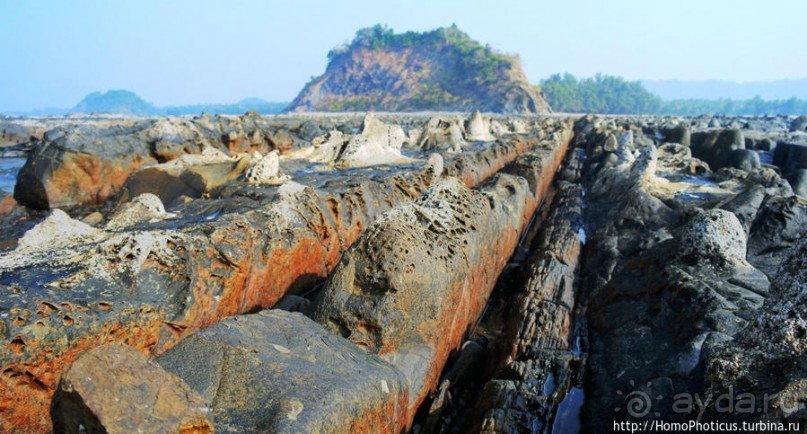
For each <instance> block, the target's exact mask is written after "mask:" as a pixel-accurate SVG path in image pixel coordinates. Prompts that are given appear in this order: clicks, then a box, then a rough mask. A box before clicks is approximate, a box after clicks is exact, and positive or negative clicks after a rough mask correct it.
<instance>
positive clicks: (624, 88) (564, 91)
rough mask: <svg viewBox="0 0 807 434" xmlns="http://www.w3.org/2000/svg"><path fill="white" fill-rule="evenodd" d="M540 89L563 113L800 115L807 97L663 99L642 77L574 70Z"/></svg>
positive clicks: (544, 82) (805, 110) (556, 76)
mask: <svg viewBox="0 0 807 434" xmlns="http://www.w3.org/2000/svg"><path fill="white" fill-rule="evenodd" d="M541 89H542V91H543V92H544V95H545V96H546V99H547V101H548V102H549V104H550V106H552V108H553V110H555V111H557V112H564V113H602V114H666V115H701V114H726V115H774V114H785V115H801V114H805V113H807V101H805V100H802V99H798V98H790V99H786V100H783V99H782V100H763V99H762V98H760V97H759V96H757V97H754V98H751V99H747V100H738V99H678V100H669V101H665V100H662V99H661V98H660V97H658V96H657V95H654V94H653V93H651V92H650V91H648V90H647V89H646V88H645V87H644V86H643V85H642V83H641V82H639V81H627V80H625V79H624V78H622V77H615V76H609V75H604V74H596V75H595V76H594V77H591V78H582V79H578V78H577V77H575V76H574V75H572V74H569V73H565V74H563V75H561V74H554V75H552V76H550V77H549V78H547V79H545V80H542V81H541Z"/></svg>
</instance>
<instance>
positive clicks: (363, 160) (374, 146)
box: [312, 113, 411, 168]
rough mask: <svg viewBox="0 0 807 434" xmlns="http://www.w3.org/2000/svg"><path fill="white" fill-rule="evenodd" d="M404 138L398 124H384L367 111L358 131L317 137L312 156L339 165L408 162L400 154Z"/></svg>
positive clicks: (362, 165) (314, 159)
mask: <svg viewBox="0 0 807 434" xmlns="http://www.w3.org/2000/svg"><path fill="white" fill-rule="evenodd" d="M406 140H407V137H406V134H405V133H404V131H403V129H402V128H401V127H400V126H399V125H387V124H385V123H383V122H381V121H380V120H379V119H378V118H377V117H376V116H375V115H374V114H372V113H368V114H367V115H366V116H365V118H364V122H363V124H362V132H361V134H358V135H355V136H351V135H346V134H343V133H342V132H340V131H331V132H330V133H329V134H328V137H327V138H325V137H323V138H320V139H318V141H317V142H318V144H317V145H316V146H315V149H314V150H313V154H312V159H313V161H318V162H321V163H328V164H333V165H335V166H337V167H341V168H349V167H364V166H373V165H378V164H394V163H404V162H410V161H411V160H410V159H408V158H406V157H404V156H403V155H402V154H401V147H402V146H403V144H404V142H405V141H406Z"/></svg>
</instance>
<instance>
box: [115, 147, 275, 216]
mask: <svg viewBox="0 0 807 434" xmlns="http://www.w3.org/2000/svg"><path fill="white" fill-rule="evenodd" d="M258 155H260V154H258ZM267 158H270V159H271V157H267ZM255 160H256V158H255V157H251V156H248V155H242V156H241V157H239V158H231V157H229V156H228V155H227V154H225V153H223V152H221V151H219V150H217V149H215V148H209V147H208V148H205V149H203V150H202V151H201V152H200V153H199V154H192V155H181V156H179V157H177V158H176V159H174V160H171V161H169V162H167V163H163V164H157V165H153V166H149V167H147V168H145V169H140V170H136V171H135V172H134V173H132V174H131V176H129V178H128V179H127V180H126V183H125V184H124V185H123V187H122V188H121V190H122V191H121V196H122V198H123V199H126V198H130V197H131V198H133V197H136V196H139V195H141V194H146V193H150V194H154V195H156V196H158V197H159V198H160V200H161V201H162V202H163V203H167V204H172V203H174V202H176V201H177V200H178V199H180V198H183V197H184V198H194V199H196V198H200V197H202V196H203V195H205V194H206V193H209V192H210V191H211V190H213V189H215V188H217V187H221V186H223V185H225V184H227V183H229V182H232V181H234V180H236V179H239V178H242V177H243V176H244V174H245V173H246V172H247V171H248V170H249V169H251V168H252V167H253V166H254V165H255V164H256V161H255Z"/></svg>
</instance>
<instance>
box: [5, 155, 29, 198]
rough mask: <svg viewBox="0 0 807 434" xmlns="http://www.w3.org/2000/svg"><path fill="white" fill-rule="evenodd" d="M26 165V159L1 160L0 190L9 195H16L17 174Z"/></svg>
mask: <svg viewBox="0 0 807 434" xmlns="http://www.w3.org/2000/svg"><path fill="white" fill-rule="evenodd" d="M24 164H25V158H0V190H3V191H4V192H6V193H8V194H13V193H14V185H15V184H16V183H17V174H18V173H19V172H20V169H21V168H22V166H23V165H24Z"/></svg>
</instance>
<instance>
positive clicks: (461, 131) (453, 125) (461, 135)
mask: <svg viewBox="0 0 807 434" xmlns="http://www.w3.org/2000/svg"><path fill="white" fill-rule="evenodd" d="M463 146H465V128H464V125H463V121H462V119H461V118H458V117H433V118H431V119H429V122H427V123H426V127H425V128H424V130H423V133H422V135H421V138H420V142H419V146H418V147H419V148H420V149H423V150H427V151H428V150H449V151H451V152H462V148H463Z"/></svg>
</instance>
